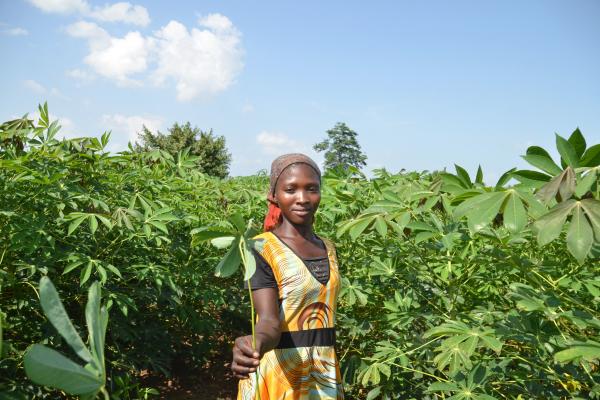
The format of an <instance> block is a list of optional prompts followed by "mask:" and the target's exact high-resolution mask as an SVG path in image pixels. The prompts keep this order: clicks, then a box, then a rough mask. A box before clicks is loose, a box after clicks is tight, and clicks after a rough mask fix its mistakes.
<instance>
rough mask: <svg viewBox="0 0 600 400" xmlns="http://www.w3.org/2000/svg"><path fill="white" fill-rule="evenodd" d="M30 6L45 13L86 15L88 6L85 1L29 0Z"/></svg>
mask: <svg viewBox="0 0 600 400" xmlns="http://www.w3.org/2000/svg"><path fill="white" fill-rule="evenodd" d="M29 2H30V3H31V4H33V5H34V6H36V7H37V8H39V9H40V10H42V11H44V12H47V13H57V14H72V13H76V12H79V13H86V12H87V11H88V10H89V4H88V2H87V1H85V0H29Z"/></svg>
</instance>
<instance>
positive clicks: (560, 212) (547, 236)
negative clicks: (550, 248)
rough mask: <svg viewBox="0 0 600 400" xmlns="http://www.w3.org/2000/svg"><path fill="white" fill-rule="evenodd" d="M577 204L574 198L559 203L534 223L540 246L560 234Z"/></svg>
mask: <svg viewBox="0 0 600 400" xmlns="http://www.w3.org/2000/svg"><path fill="white" fill-rule="evenodd" d="M576 204H577V202H576V201H575V200H573V199H571V200H567V201H565V202H563V203H559V204H558V205H556V206H555V207H553V208H552V209H551V210H550V211H549V212H548V213H547V214H545V215H544V216H542V217H541V218H540V219H538V220H537V221H536V222H535V223H534V224H533V227H534V229H535V230H536V231H537V240H538V243H539V244H540V246H544V245H546V244H548V243H550V242H551V241H553V240H554V239H556V238H557V237H558V236H559V235H560V233H561V231H562V228H563V225H564V224H565V221H566V220H567V217H568V216H569V214H570V213H571V210H572V209H573V207H575V205H576Z"/></svg>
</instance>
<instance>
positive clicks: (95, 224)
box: [88, 215, 98, 235]
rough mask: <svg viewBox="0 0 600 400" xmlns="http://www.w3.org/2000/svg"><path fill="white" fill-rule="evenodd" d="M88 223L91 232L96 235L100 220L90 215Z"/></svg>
mask: <svg viewBox="0 0 600 400" xmlns="http://www.w3.org/2000/svg"><path fill="white" fill-rule="evenodd" d="M88 222H89V225H90V232H91V234H92V235H93V234H94V233H96V229H98V220H97V219H96V217H95V216H93V215H90V216H89V217H88Z"/></svg>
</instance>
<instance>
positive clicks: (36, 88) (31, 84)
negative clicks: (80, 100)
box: [23, 79, 69, 100]
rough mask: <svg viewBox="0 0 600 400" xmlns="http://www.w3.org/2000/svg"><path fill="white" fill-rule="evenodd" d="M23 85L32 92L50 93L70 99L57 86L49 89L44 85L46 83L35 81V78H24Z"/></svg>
mask: <svg viewBox="0 0 600 400" xmlns="http://www.w3.org/2000/svg"><path fill="white" fill-rule="evenodd" d="M23 86H25V87H26V88H27V89H29V90H31V91H32V92H34V93H37V94H50V95H51V96H53V97H56V98H59V99H62V100H69V98H68V97H67V96H65V95H64V94H62V92H61V91H60V90H58V89H57V88H52V89H50V90H48V89H47V88H46V87H44V85H42V84H41V83H39V82H36V81H34V80H33V79H27V80H24V81H23Z"/></svg>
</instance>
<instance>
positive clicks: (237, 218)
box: [229, 213, 246, 233]
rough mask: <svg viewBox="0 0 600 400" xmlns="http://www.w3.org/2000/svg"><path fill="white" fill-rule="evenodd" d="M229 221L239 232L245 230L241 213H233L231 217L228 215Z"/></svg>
mask: <svg viewBox="0 0 600 400" xmlns="http://www.w3.org/2000/svg"><path fill="white" fill-rule="evenodd" d="M229 222H231V224H232V225H233V226H234V227H235V228H236V230H237V231H238V232H239V233H244V231H245V230H246V223H245V222H244V217H242V215H241V214H239V213H235V214H233V215H232V216H231V217H229Z"/></svg>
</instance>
